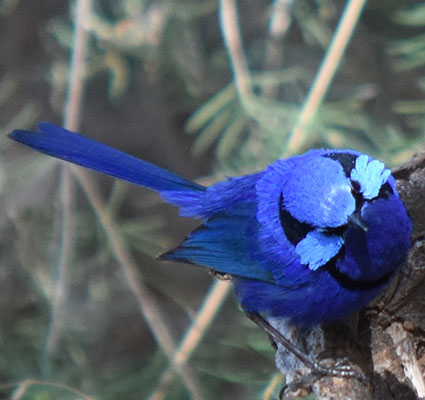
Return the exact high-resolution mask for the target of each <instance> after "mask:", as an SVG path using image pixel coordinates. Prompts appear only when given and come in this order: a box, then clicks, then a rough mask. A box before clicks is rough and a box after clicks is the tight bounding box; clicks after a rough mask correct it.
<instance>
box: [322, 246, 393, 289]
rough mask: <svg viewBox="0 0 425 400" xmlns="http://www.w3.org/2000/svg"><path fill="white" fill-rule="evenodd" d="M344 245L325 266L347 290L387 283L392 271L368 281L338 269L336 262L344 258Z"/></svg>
mask: <svg viewBox="0 0 425 400" xmlns="http://www.w3.org/2000/svg"><path fill="white" fill-rule="evenodd" d="M344 252H345V249H344V246H343V247H342V248H341V250H340V251H339V253H338V254H337V255H336V256H335V257H333V258H332V259H331V260H329V261H328V262H327V263H326V264H325V265H324V266H323V267H321V268H324V269H326V271H328V272H329V274H330V275H331V276H332V278H334V279H335V280H336V281H337V282H338V283H339V284H340V285H341V286H342V287H343V288H345V289H347V290H353V291H356V290H365V291H368V290H373V289H376V288H378V287H380V286H382V285H384V284H386V283H387V282H388V281H389V280H390V278H391V276H392V272H389V273H387V274H385V275H382V276H381V277H380V278H378V279H375V280H374V281H366V280H364V279H358V280H357V279H353V278H350V277H349V276H348V275H346V274H343V273H342V272H341V271H339V270H338V268H337V267H336V264H337V262H338V261H339V260H341V259H343V258H344Z"/></svg>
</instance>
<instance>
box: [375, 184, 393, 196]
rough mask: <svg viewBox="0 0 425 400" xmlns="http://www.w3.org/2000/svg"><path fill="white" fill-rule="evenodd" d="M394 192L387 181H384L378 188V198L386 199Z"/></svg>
mask: <svg viewBox="0 0 425 400" xmlns="http://www.w3.org/2000/svg"><path fill="white" fill-rule="evenodd" d="M393 194H394V190H393V189H392V187H391V186H390V184H389V183H388V182H386V183H384V184H383V185H382V186H381V189H380V190H379V194H378V198H379V199H388V198H389V197H390V196H392V195H393Z"/></svg>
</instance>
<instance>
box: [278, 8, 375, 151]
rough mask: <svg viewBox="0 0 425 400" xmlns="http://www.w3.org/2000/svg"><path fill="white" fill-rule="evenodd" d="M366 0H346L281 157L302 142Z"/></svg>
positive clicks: (296, 148) (295, 149)
mask: <svg viewBox="0 0 425 400" xmlns="http://www.w3.org/2000/svg"><path fill="white" fill-rule="evenodd" d="M366 1H367V0H348V2H347V5H346V7H345V10H344V13H343V15H342V17H341V19H340V21H339V24H338V27H337V29H336V30H335V33H334V35H333V38H332V41H331V43H330V45H329V47H328V50H327V52H326V55H325V58H324V59H323V61H322V64H321V66H320V68H319V71H318V72H317V75H316V78H315V80H314V82H313V84H312V87H311V89H310V92H309V94H308V97H307V100H306V101H305V103H304V106H303V109H302V111H301V114H300V116H299V118H298V122H297V124H296V125H295V128H294V129H293V131H292V133H291V135H290V137H289V141H288V143H287V145H286V146H285V151H284V152H283V154H282V157H286V156H288V155H291V154H294V153H296V152H297V151H298V150H299V149H300V147H301V146H302V144H303V141H304V138H305V130H306V128H307V127H308V126H309V125H310V123H311V122H312V120H313V118H314V116H315V115H316V113H317V111H318V109H319V107H320V105H321V103H322V101H323V99H324V97H325V95H326V92H327V90H328V88H329V85H330V83H331V80H332V78H333V77H334V75H335V72H336V70H337V68H338V66H339V63H340V61H341V58H342V56H343V55H344V52H345V49H346V48H347V44H348V42H349V41H350V38H351V36H352V34H353V31H354V28H355V26H356V23H357V21H358V19H359V17H360V15H361V12H362V10H363V8H364V6H365V4H366Z"/></svg>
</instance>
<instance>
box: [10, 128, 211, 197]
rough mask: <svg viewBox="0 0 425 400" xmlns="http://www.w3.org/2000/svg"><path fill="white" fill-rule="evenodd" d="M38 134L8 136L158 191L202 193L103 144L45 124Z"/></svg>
mask: <svg viewBox="0 0 425 400" xmlns="http://www.w3.org/2000/svg"><path fill="white" fill-rule="evenodd" d="M38 129H39V133H33V132H28V131H22V130H15V131H13V132H12V133H11V134H10V135H9V136H10V137H11V138H12V139H13V140H16V141H17V142H20V143H23V144H25V145H27V146H29V147H31V148H33V149H35V150H37V151H40V152H41V153H45V154H48V155H50V156H53V157H56V158H60V159H62V160H66V161H70V162H72V163H74V164H78V165H81V166H83V167H87V168H91V169H94V170H95V171H99V172H102V173H104V174H107V175H111V176H114V177H116V178H119V179H123V180H125V181H128V182H132V183H135V184H137V185H142V186H146V187H148V188H150V189H153V190H156V191H158V192H173V191H178V192H203V191H205V189H206V188H205V187H204V186H201V185H198V184H196V183H194V182H191V181H189V180H187V179H184V178H182V177H180V176H178V175H176V174H173V173H172V172H169V171H167V170H165V169H162V168H160V167H157V166H155V165H153V164H150V163H148V162H146V161H142V160H140V159H138V158H136V157H133V156H130V155H129V154H126V153H123V152H122V151H119V150H116V149H113V148H112V147H109V146H107V145H105V144H102V143H99V142H95V141H93V140H91V139H88V138H86V137H84V136H82V135H79V134H77V133H74V132H71V131H68V130H66V129H63V128H60V127H58V126H56V125H53V124H50V123H48V122H42V123H40V124H39V125H38Z"/></svg>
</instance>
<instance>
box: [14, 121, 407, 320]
mask: <svg viewBox="0 0 425 400" xmlns="http://www.w3.org/2000/svg"><path fill="white" fill-rule="evenodd" d="M9 136H10V138H12V139H13V140H15V141H17V142H20V143H22V144H24V145H26V146H29V147H30V148H32V149H34V150H36V151H38V152H41V153H44V154H47V155H49V156H53V157H56V158H59V159H62V160H65V161H69V162H71V163H74V164H77V165H80V166H83V167H86V168H89V169H92V170H95V171H98V172H101V173H104V174H107V175H110V176H112V177H115V178H119V179H122V180H124V181H128V182H131V183H134V184H137V185H141V186H145V187H147V188H150V189H152V190H154V191H156V192H158V193H159V195H160V196H161V198H162V199H163V200H164V201H166V202H168V203H171V204H172V205H174V206H177V207H179V209H180V215H181V216H183V217H190V218H195V219H198V220H200V221H201V225H200V226H199V227H198V228H196V229H195V230H193V231H192V232H191V233H189V235H188V236H187V237H186V238H185V239H184V241H183V242H182V243H181V245H179V246H178V247H176V248H175V249H172V250H170V251H167V252H166V253H164V254H163V255H161V256H160V259H162V260H169V261H175V262H183V263H189V264H194V265H198V266H202V267H206V268H207V269H209V270H212V271H215V273H216V274H217V275H218V276H225V277H230V278H231V280H232V283H233V285H234V289H235V294H236V298H237V300H238V302H239V303H240V305H241V308H242V309H243V310H244V311H245V312H247V313H248V314H249V313H255V314H256V315H261V316H262V317H278V318H285V319H288V320H289V321H290V322H291V323H293V324H294V325H296V326H299V327H307V328H308V327H314V326H316V325H320V324H325V323H329V322H334V321H340V320H343V319H344V318H347V317H348V316H350V315H351V314H353V313H356V312H358V311H360V310H361V309H362V308H364V307H365V306H366V305H367V304H369V303H370V302H371V301H372V300H373V299H374V298H375V297H376V296H378V294H380V293H381V292H382V291H383V289H384V288H385V286H386V285H387V284H388V282H389V281H390V280H391V278H392V277H393V276H394V275H395V273H396V272H397V271H398V269H399V268H400V266H401V265H402V263H403V261H404V260H405V258H406V256H407V253H408V250H409V247H410V236H411V232H412V222H411V220H410V217H409V215H408V212H407V210H406V208H405V206H404V204H403V202H402V200H401V199H400V197H399V195H398V193H397V189H396V181H395V179H394V177H393V176H392V175H391V171H390V170H389V169H387V168H386V167H385V165H384V163H383V162H381V161H379V160H377V159H374V158H372V157H370V156H368V155H366V154H363V153H361V152H358V151H355V150H348V149H313V150H309V151H307V152H306V153H305V154H302V155H295V156H291V157H288V158H286V159H279V160H277V161H275V162H273V163H271V164H270V165H268V166H267V167H266V168H265V169H264V170H262V171H260V172H255V173H252V174H248V175H244V176H239V177H230V178H227V179H226V180H224V181H221V182H218V183H215V184H213V185H211V186H208V187H206V186H203V185H200V184H198V183H195V182H192V181H190V180H188V179H185V178H183V177H181V176H179V175H177V174H174V173H172V172H170V171H167V170H165V169H163V168H160V167H158V166H156V165H153V164H151V163H148V162H146V161H143V160H141V159H138V158H136V157H133V156H131V155H129V154H126V153H124V152H122V151H119V150H117V149H114V148H112V147H109V146H107V145H105V144H102V143H100V142H96V141H94V140H91V139H89V138H87V137H85V136H83V135H80V134H78V133H74V132H71V131H69V130H66V129H64V128H61V127H59V126H56V125H53V124H51V123H48V122H42V123H40V124H39V125H38V132H31V131H25V130H14V131H13V132H12V133H10V135H9Z"/></svg>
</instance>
